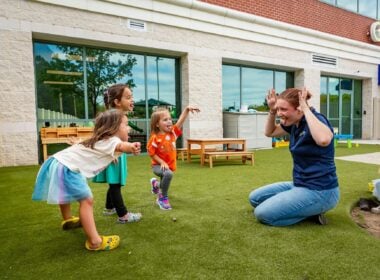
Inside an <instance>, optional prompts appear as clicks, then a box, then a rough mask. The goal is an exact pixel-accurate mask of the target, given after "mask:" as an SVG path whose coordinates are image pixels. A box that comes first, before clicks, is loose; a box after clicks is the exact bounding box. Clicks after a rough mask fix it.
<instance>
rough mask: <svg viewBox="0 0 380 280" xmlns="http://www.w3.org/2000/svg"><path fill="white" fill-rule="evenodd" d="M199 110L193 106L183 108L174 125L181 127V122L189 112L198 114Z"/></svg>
mask: <svg viewBox="0 0 380 280" xmlns="http://www.w3.org/2000/svg"><path fill="white" fill-rule="evenodd" d="M200 111H201V110H199V108H198V107H194V106H187V107H186V108H185V110H183V111H182V113H181V115H180V116H179V119H178V121H177V122H176V125H177V126H178V127H182V125H183V122H184V121H185V120H186V118H187V116H188V115H189V112H191V113H194V112H196V113H199V112H200Z"/></svg>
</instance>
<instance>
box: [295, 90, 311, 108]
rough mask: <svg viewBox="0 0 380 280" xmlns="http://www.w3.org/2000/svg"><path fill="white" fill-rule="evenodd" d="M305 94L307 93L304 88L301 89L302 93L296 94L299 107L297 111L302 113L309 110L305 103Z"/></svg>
mask: <svg viewBox="0 0 380 280" xmlns="http://www.w3.org/2000/svg"><path fill="white" fill-rule="evenodd" d="M307 94H308V91H307V89H306V88H305V87H303V88H302V91H300V92H299V93H298V97H299V103H300V106H299V107H298V108H297V109H298V110H300V111H302V112H305V110H307V109H310V108H309V105H307V102H306V100H307Z"/></svg>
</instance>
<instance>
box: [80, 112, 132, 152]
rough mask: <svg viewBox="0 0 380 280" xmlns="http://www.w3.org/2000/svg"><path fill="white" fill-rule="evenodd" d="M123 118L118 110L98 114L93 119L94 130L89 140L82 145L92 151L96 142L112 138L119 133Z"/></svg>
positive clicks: (122, 114)
mask: <svg viewBox="0 0 380 280" xmlns="http://www.w3.org/2000/svg"><path fill="white" fill-rule="evenodd" d="M124 117H126V116H125V115H124V113H123V111H120V110H108V111H105V112H101V113H99V114H98V115H97V117H96V119H95V128H94V132H93V134H92V136H91V138H89V139H87V140H85V141H83V142H82V144H83V145H84V146H85V147H89V148H91V149H93V148H94V145H95V143H96V142H98V141H100V140H103V139H108V138H110V137H112V136H114V135H115V134H116V133H117V132H118V131H119V127H120V125H121V122H122V121H123V118H124Z"/></svg>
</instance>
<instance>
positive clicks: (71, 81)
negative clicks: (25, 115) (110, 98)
mask: <svg viewBox="0 0 380 280" xmlns="http://www.w3.org/2000/svg"><path fill="white" fill-rule="evenodd" d="M34 50H35V53H34V60H35V71H36V72H35V74H36V83H37V86H36V88H37V108H38V110H37V116H38V119H39V120H43V121H44V122H46V125H47V126H49V125H51V126H62V125H65V124H66V123H71V122H76V121H77V120H78V119H84V118H85V117H86V112H85V108H84V103H85V102H86V101H85V94H84V90H83V86H84V75H83V57H82V50H81V48H74V47H73V48H72V50H71V51H70V52H65V50H64V47H63V46H60V45H53V44H49V45H48V44H41V43H35V44H34Z"/></svg>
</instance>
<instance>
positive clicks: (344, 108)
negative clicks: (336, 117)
mask: <svg viewBox="0 0 380 280" xmlns="http://www.w3.org/2000/svg"><path fill="white" fill-rule="evenodd" d="M339 85H340V94H339V97H340V98H339V99H340V100H339V102H340V104H341V112H340V125H339V127H340V129H339V133H340V134H352V116H351V113H352V110H351V108H352V101H353V99H352V80H351V79H341V80H340V83H339Z"/></svg>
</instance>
